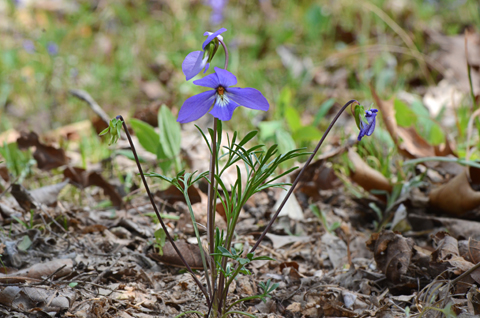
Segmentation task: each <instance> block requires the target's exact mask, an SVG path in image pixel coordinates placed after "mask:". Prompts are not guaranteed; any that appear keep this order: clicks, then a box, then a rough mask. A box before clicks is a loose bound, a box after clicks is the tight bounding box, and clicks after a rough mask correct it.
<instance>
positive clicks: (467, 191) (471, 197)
mask: <svg viewBox="0 0 480 318" xmlns="http://www.w3.org/2000/svg"><path fill="white" fill-rule="evenodd" d="M466 169H470V177H471V179H472V182H473V183H474V184H478V183H480V169H478V168H474V167H468V168H466ZM429 203H430V205H431V206H432V207H434V208H437V209H439V210H441V211H443V212H446V213H448V214H450V215H454V216H462V215H464V214H465V213H466V212H468V211H470V210H473V209H475V208H477V207H479V206H480V192H479V191H475V190H474V189H472V186H471V184H470V182H469V180H468V176H467V171H466V170H464V172H463V173H460V174H458V175H457V176H455V177H454V178H453V179H451V180H450V181H449V182H448V183H446V184H444V185H442V186H440V187H438V188H436V189H433V190H432V191H431V192H430V195H429Z"/></svg>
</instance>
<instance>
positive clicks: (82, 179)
mask: <svg viewBox="0 0 480 318" xmlns="http://www.w3.org/2000/svg"><path fill="white" fill-rule="evenodd" d="M63 175H64V177H65V178H68V179H70V183H71V184H73V185H74V186H76V187H78V188H80V189H84V188H87V187H89V186H92V185H94V186H97V187H99V188H102V189H103V191H104V192H105V194H106V195H108V196H109V197H110V200H111V201H112V205H113V206H115V207H121V206H122V205H123V200H122V197H121V196H120V194H118V192H117V190H116V189H115V187H114V186H112V185H111V184H110V183H109V182H108V181H106V180H105V179H104V178H103V177H102V175H101V174H99V173H98V172H96V171H87V170H85V169H83V168H79V167H70V166H68V167H67V169H65V170H64V171H63Z"/></svg>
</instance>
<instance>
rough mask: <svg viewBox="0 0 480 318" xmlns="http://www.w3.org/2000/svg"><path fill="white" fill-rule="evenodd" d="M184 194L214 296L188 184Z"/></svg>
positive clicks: (211, 292) (209, 288)
mask: <svg viewBox="0 0 480 318" xmlns="http://www.w3.org/2000/svg"><path fill="white" fill-rule="evenodd" d="M183 196H184V197H185V202H186V203H187V206H188V211H189V212H190V218H191V219H192V225H193V229H194V231H195V236H196V237H197V243H198V247H199V248H200V256H201V257H202V264H203V269H204V271H205V277H206V281H207V288H208V291H209V294H210V295H212V296H213V291H212V286H211V285H210V281H209V280H208V266H207V261H206V259H205V252H204V250H203V247H202V240H201V239H200V232H199V231H198V226H197V221H196V220H195V215H194V214H193V210H192V202H190V197H189V196H188V188H187V187H186V186H185V188H184V190H183ZM212 267H213V266H212Z"/></svg>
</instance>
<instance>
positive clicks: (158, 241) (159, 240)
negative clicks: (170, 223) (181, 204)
mask: <svg viewBox="0 0 480 318" xmlns="http://www.w3.org/2000/svg"><path fill="white" fill-rule="evenodd" d="M154 235H155V247H156V248H158V254H160V256H162V255H163V247H164V246H165V239H166V238H167V235H166V234H165V231H164V230H163V228H160V229H158V230H156V231H155V234H154Z"/></svg>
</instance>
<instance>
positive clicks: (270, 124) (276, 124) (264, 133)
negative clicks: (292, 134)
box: [258, 120, 283, 140]
mask: <svg viewBox="0 0 480 318" xmlns="http://www.w3.org/2000/svg"><path fill="white" fill-rule="evenodd" d="M258 127H259V128H260V139H262V140H267V139H269V138H274V137H275V133H276V132H277V131H278V130H279V129H283V128H282V127H283V123H282V122H281V121H280V120H273V121H262V122H261V123H259V124H258Z"/></svg>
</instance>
